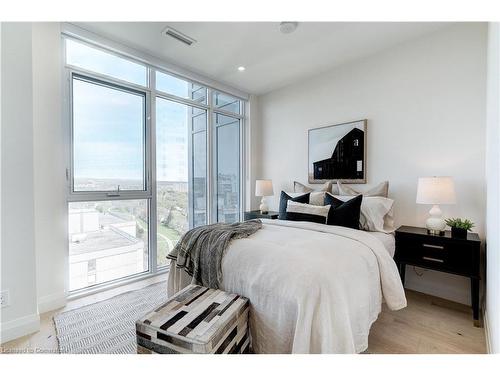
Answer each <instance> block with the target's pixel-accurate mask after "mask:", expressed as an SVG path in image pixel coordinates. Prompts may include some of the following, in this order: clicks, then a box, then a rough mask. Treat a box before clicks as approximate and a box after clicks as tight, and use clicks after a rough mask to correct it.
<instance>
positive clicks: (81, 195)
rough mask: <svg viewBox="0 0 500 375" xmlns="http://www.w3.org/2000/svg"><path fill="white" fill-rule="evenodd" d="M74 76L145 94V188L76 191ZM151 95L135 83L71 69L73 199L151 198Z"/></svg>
mask: <svg viewBox="0 0 500 375" xmlns="http://www.w3.org/2000/svg"><path fill="white" fill-rule="evenodd" d="M74 77H79V78H77V79H81V80H82V81H86V82H89V83H93V84H98V85H102V86H104V87H109V88H115V89H117V90H121V91H123V92H127V93H135V94H139V95H143V96H144V132H143V147H144V150H143V151H144V152H143V158H144V159H143V164H144V165H143V168H144V170H143V179H144V180H143V181H144V190H120V191H119V192H118V190H110V191H102V190H95V191H91V190H89V191H81V190H78V191H75V186H74V185H75V181H74V176H75V171H74V145H75V142H74V123H73V101H74V100H73V81H74V79H75V78H74ZM150 97H151V93H150V91H148V90H145V89H139V88H138V87H137V86H135V85H130V86H125V85H124V84H123V83H117V82H113V81H112V80H107V81H104V80H103V79H102V78H100V77H99V76H95V75H89V74H87V73H85V74H82V73H81V72H78V71H75V70H74V69H71V70H70V71H69V101H70V103H69V105H70V110H69V132H70V133H69V136H70V159H69V165H68V171H67V179H69V196H70V197H71V199H72V200H73V201H85V200H86V198H89V197H90V198H96V197H99V198H100V200H103V199H102V198H126V199H134V197H137V198H139V199H141V198H149V197H150V196H151V170H150V167H151V162H150V158H151V108H150V102H151V100H150Z"/></svg>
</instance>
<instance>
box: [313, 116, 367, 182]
mask: <svg viewBox="0 0 500 375" xmlns="http://www.w3.org/2000/svg"><path fill="white" fill-rule="evenodd" d="M308 175H309V182H310V183H321V182H325V181H329V180H333V181H340V182H347V183H358V184H364V183H365V182H366V120H359V121H353V122H347V123H344V124H338V125H331V126H325V127H322V128H316V129H309V173H308Z"/></svg>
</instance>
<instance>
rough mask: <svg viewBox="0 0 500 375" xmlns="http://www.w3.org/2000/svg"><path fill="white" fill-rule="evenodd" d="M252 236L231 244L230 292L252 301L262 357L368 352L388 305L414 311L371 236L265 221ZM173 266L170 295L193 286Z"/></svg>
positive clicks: (226, 263) (226, 270)
mask: <svg viewBox="0 0 500 375" xmlns="http://www.w3.org/2000/svg"><path fill="white" fill-rule="evenodd" d="M262 222H263V223H264V225H263V228H262V229H261V230H259V231H257V232H256V233H255V234H253V235H252V236H250V237H248V238H245V239H238V240H234V241H233V242H231V244H230V246H229V248H228V249H227V252H226V255H225V256H224V259H223V262H222V271H223V277H224V280H223V288H224V290H226V291H229V292H232V293H238V294H240V295H243V296H245V297H248V298H249V299H250V304H251V312H250V318H249V319H250V331H251V337H252V346H253V349H254V351H255V352H256V353H360V352H362V351H364V350H366V348H367V347H368V334H369V331H370V326H371V325H372V323H373V322H374V321H375V320H376V319H377V316H378V314H379V313H380V311H381V305H382V299H384V300H385V302H386V303H387V305H388V307H389V308H390V309H392V310H398V309H401V308H403V307H405V306H406V298H405V294H404V290H403V286H402V284H401V280H400V278H399V275H398V272H397V268H396V264H395V263H394V261H393V259H392V258H391V256H390V255H389V253H388V251H387V250H386V249H385V248H384V246H383V244H382V242H381V241H380V240H379V239H377V238H375V237H374V236H372V235H371V234H369V233H367V232H363V231H360V230H354V229H349V228H344V227H338V226H329V225H324V224H315V223H309V222H292V221H281V220H266V219H263V220H262ZM190 281H191V279H190V277H189V276H188V275H187V274H186V273H185V272H184V271H182V270H179V269H177V268H176V267H175V263H172V265H171V268H170V275H169V280H168V293H169V295H172V294H173V293H175V292H177V291H179V290H180V289H182V288H184V287H185V286H187V285H188V284H189V283H190Z"/></svg>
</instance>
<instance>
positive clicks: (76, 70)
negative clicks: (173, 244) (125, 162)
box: [61, 27, 248, 298]
mask: <svg viewBox="0 0 500 375" xmlns="http://www.w3.org/2000/svg"><path fill="white" fill-rule="evenodd" d="M64 29H68V28H63V32H62V33H61V45H62V59H63V61H62V76H63V82H64V83H65V84H64V85H63V106H62V116H63V126H64V131H63V132H64V137H65V140H66V142H65V154H66V155H67V160H66V184H67V188H66V192H67V196H66V202H67V203H68V204H69V203H70V202H85V201H106V200H133V199H146V200H147V202H148V214H149V218H148V224H149V233H148V252H149V267H148V268H149V269H148V271H144V272H141V273H137V274H134V275H130V276H126V277H123V278H119V279H116V280H112V281H109V282H105V283H102V284H98V285H96V286H91V287H87V288H85V289H81V290H78V291H76V293H75V292H70V293H69V295H70V297H71V298H73V297H76V296H82V295H87V294H92V293H95V292H97V291H101V290H105V289H108V288H111V287H114V286H117V285H121V284H124V283H128V282H131V281H135V280H139V279H142V278H145V277H151V276H154V275H158V274H161V273H163V272H167V271H168V270H169V265H166V266H162V267H159V266H158V264H157V246H156V245H157V244H156V237H157V233H158V232H157V230H158V229H157V220H156V219H157V188H156V184H157V179H156V99H157V98H162V99H165V100H169V101H173V102H177V103H180V104H185V105H188V106H191V107H197V108H200V109H204V110H206V117H207V119H206V130H205V131H206V153H207V154H206V163H207V166H206V171H207V184H206V197H207V203H206V207H207V213H206V220H207V224H211V223H214V222H216V220H217V186H216V185H214V184H216V183H217V176H216V175H215V172H216V166H215V163H214V162H215V161H216V158H215V155H216V154H215V152H216V151H217V150H216V144H214V141H213V139H214V136H215V135H216V129H215V126H214V122H213V118H214V114H215V113H218V114H222V115H225V116H229V117H233V118H238V119H239V123H240V129H239V137H240V139H239V142H240V143H239V150H240V171H239V188H240V189H239V190H240V191H239V203H240V204H239V206H240V207H239V219H240V220H241V218H242V217H243V212H244V205H245V200H244V197H245V193H246V192H245V190H246V183H245V181H246V176H247V171H246V165H247V163H246V160H247V159H248V157H247V154H246V152H247V150H246V144H245V142H246V133H247V130H246V120H247V119H246V117H247V113H246V110H247V105H248V97H242V96H240V95H238V94H235V93H233V92H227V91H225V90H224V89H223V88H219V87H214V86H213V85H210V84H209V83H206V82H203V81H200V80H199V79H197V78H196V77H194V78H193V77H190V76H189V75H188V74H186V75H183V74H179V73H177V72H175V71H172V70H169V69H167V68H165V67H164V66H162V64H161V60H155V59H154V58H153V59H152V60H149V59H145V58H142V56H147V55H143V54H142V53H140V52H138V51H134V50H132V49H130V48H128V47H126V46H121V45H119V47H118V48H117V47H116V46H117V44H116V43H114V42H112V41H108V40H105V39H103V38H101V37H98V36H94V35H93V38H92V39H91V40H90V41H89V38H88V37H86V36H85V32H83V31H82V36H80V35H78V34H76V33H75V32H73V31H71V29H72V28H71V27H70V28H69V29H70V31H64ZM94 37H95V40H94ZM66 39H72V40H75V41H76V42H79V43H82V44H86V45H88V46H89V47H92V48H96V49H99V50H102V51H104V52H106V53H109V54H113V55H116V56H118V57H121V58H123V59H126V60H130V61H133V62H135V63H138V64H141V65H144V66H145V67H146V70H147V86H141V85H137V84H134V83H131V82H128V81H123V80H121V79H118V78H114V77H111V76H108V75H105V74H101V73H98V72H93V71H88V70H86V69H83V68H80V67H77V66H74V65H70V64H67V63H66ZM122 51H124V52H122ZM129 51H132V52H129ZM159 62H160V63H159ZM156 71H159V72H162V73H164V74H168V75H171V76H173V77H176V78H179V79H182V80H185V81H187V82H191V83H194V84H197V85H200V86H203V87H205V88H206V95H207V98H206V103H200V102H198V101H195V100H191V99H186V98H182V97H178V96H175V95H172V94H168V93H166V92H164V91H160V90H157V89H156ZM74 75H78V76H80V77H83V78H88V79H90V80H95V81H97V82H102V83H103V84H104V85H105V86H113V85H115V86H116V87H119V88H120V87H122V88H124V89H125V91H127V90H130V91H135V92H140V93H144V94H145V107H146V110H145V112H146V118H145V129H146V130H145V132H146V134H145V158H144V162H145V169H144V172H145V174H146V175H145V184H146V189H145V190H144V191H132V190H121V191H120V193H119V195H115V194H110V193H113V192H109V191H108V192H97V191H88V192H81V191H76V192H75V191H74V190H73V189H74V186H73V183H74V182H73V177H74V171H73V167H74V166H73V87H72V86H73V85H72V83H73V76H74ZM193 75H195V74H194V73H193ZM215 92H220V93H222V94H225V95H229V96H231V97H234V98H236V99H238V100H239V101H240V113H239V114H236V113H233V112H230V111H225V110H224V109H218V108H215V106H214V93H215ZM188 135H189V138H188V139H189V141H188V150H189V163H188V171H189V172H188V173H189V178H188V191H189V192H192V191H193V178H192V177H193V175H192V165H191V164H192V151H193V148H192V144H191V143H192V140H193V135H194V132H192V131H189V133H188ZM192 198H193V197H192V194H191V193H189V194H188V206H189V207H188V213H189V227H190V228H192V226H193V213H192V209H193V202H192ZM214 204H215V206H214ZM66 240H67V241H66V243H67V244H69V235H68V234H67V238H66ZM68 256H69V245H68ZM68 265H69V263H68V260H67V261H66V267H67V272H66V287H67V286H68V285H69V272H68V271H69V270H68V268H69V266H68ZM66 290H68V288H66Z"/></svg>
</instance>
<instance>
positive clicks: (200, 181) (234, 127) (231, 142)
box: [63, 37, 244, 291]
mask: <svg viewBox="0 0 500 375" xmlns="http://www.w3.org/2000/svg"><path fill="white" fill-rule="evenodd" d="M63 41H64V46H65V52H66V53H65V57H66V65H65V73H66V76H67V81H68V86H67V92H68V95H67V98H68V106H67V107H68V108H67V109H68V116H67V119H68V137H69V139H68V145H69V147H68V154H69V158H68V159H69V162H68V169H67V177H68V218H69V219H68V220H69V236H68V238H69V257H68V259H69V289H70V291H77V290H81V289H84V288H88V287H92V286H96V285H100V284H103V283H110V282H113V281H116V280H118V279H123V278H127V277H135V276H137V275H139V274H147V273H155V272H157V271H159V270H161V269H163V268H164V267H165V266H167V265H168V261H167V259H166V255H167V254H168V252H169V251H170V250H172V248H173V247H174V246H175V244H176V243H177V241H178V240H179V238H180V237H181V236H182V234H183V233H185V232H186V231H187V230H188V229H189V228H192V227H195V226H199V225H204V224H208V223H211V222H216V221H222V222H234V221H238V220H239V219H240V217H241V211H242V207H241V196H242V188H241V187H242V183H241V180H242V176H243V171H242V165H243V163H242V142H243V140H242V135H243V134H244V132H243V130H242V127H243V124H244V115H243V114H244V101H243V100H242V99H240V98H237V97H233V96H231V95H228V94H226V93H223V92H220V91H217V90H213V89H211V88H210V87H206V86H204V85H200V84H199V83H197V82H194V81H191V80H189V79H188V78H183V77H178V76H175V75H173V74H170V73H169V72H167V71H164V70H159V69H157V68H156V67H154V66H151V65H149V64H147V63H144V62H141V61H136V60H135V59H133V58H130V57H128V56H127V57H124V56H121V55H119V54H116V53H112V52H110V51H108V50H106V49H103V48H100V47H96V46H94V45H92V44H88V43H84V42H81V41H79V40H76V39H73V38H69V37H65V38H64V39H63Z"/></svg>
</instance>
